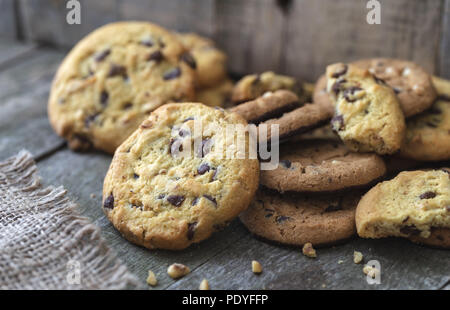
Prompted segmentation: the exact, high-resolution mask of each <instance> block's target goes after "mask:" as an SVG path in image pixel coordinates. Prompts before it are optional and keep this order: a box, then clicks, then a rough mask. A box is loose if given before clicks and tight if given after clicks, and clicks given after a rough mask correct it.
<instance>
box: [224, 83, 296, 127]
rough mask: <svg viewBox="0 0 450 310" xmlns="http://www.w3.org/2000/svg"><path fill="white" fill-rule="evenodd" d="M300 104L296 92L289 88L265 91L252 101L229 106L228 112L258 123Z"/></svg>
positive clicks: (280, 114)
mask: <svg viewBox="0 0 450 310" xmlns="http://www.w3.org/2000/svg"><path fill="white" fill-rule="evenodd" d="M300 106H301V104H300V103H299V99H298V97H297V95H296V94H294V93H293V92H291V91H289V90H277V91H275V92H266V93H265V94H264V95H262V96H261V97H258V98H256V99H255V100H252V101H247V102H244V103H241V104H239V105H237V106H234V107H232V108H230V112H234V113H238V114H239V115H241V116H242V117H243V118H244V119H245V120H247V122H249V123H255V124H258V123H260V122H262V121H265V120H268V119H271V118H277V117H280V116H282V115H283V114H284V113H285V112H289V111H292V110H294V109H296V108H298V107H300Z"/></svg>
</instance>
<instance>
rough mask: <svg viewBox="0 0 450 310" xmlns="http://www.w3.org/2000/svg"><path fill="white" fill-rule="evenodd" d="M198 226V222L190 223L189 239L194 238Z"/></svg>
mask: <svg viewBox="0 0 450 310" xmlns="http://www.w3.org/2000/svg"><path fill="white" fill-rule="evenodd" d="M196 226H197V222H193V223H188V231H187V238H188V240H192V238H194V233H195V227H196Z"/></svg>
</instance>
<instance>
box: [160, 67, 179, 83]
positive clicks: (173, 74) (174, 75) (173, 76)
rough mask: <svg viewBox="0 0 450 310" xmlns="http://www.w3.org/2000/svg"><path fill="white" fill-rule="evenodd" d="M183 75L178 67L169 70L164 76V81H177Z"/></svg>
mask: <svg viewBox="0 0 450 310" xmlns="http://www.w3.org/2000/svg"><path fill="white" fill-rule="evenodd" d="M180 75H181V70H180V68H178V67H175V68H172V69H170V70H167V71H166V72H164V74H163V79H164V80H166V81H167V80H173V79H176V78H177V77H179V76H180Z"/></svg>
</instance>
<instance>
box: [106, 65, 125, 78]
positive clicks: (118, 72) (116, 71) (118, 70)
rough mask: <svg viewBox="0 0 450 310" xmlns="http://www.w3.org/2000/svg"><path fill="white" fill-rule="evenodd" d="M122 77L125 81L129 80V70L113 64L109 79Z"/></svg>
mask: <svg viewBox="0 0 450 310" xmlns="http://www.w3.org/2000/svg"><path fill="white" fill-rule="evenodd" d="M117 75H120V76H122V77H123V78H124V79H125V78H127V68H125V67H124V66H120V65H115V64H112V65H111V68H110V69H109V73H108V77H114V76H117Z"/></svg>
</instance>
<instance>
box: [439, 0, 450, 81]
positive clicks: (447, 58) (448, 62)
mask: <svg viewBox="0 0 450 310" xmlns="http://www.w3.org/2000/svg"><path fill="white" fill-rule="evenodd" d="M442 15H443V16H442V39H441V45H440V50H439V52H440V57H439V63H438V65H439V75H440V76H442V77H444V78H447V79H450V0H445V4H444V9H443V10H442Z"/></svg>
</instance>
